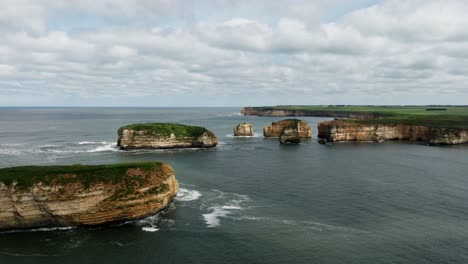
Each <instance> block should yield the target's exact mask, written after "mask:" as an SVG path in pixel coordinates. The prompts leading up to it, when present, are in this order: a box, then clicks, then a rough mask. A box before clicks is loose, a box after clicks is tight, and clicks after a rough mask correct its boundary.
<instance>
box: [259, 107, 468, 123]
mask: <svg viewBox="0 0 468 264" xmlns="http://www.w3.org/2000/svg"><path fill="white" fill-rule="evenodd" d="M253 109H255V110H258V111H268V110H287V111H298V112H302V113H305V114H306V115H309V116H314V115H318V114H320V115H323V114H324V113H334V114H338V115H339V113H353V114H359V113H362V114H373V115H374V116H376V118H368V119H364V120H353V121H350V122H358V123H363V124H408V125H422V126H430V127H437V128H455V129H468V106H355V105H341V106H340V105H330V106H315V105H279V106H265V107H253Z"/></svg>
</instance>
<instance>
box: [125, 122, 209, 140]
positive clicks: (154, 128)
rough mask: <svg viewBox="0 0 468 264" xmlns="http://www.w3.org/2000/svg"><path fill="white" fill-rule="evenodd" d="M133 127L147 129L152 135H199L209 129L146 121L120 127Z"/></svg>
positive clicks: (140, 129)
mask: <svg viewBox="0 0 468 264" xmlns="http://www.w3.org/2000/svg"><path fill="white" fill-rule="evenodd" d="M126 128H127V129H132V130H135V131H145V132H146V133H149V134H152V135H162V136H170V135H171V134H174V135H175V136H176V137H199V136H201V135H202V134H203V133H205V132H207V131H208V130H207V129H206V128H204V127H198V126H189V125H182V124H173V123H146V124H133V125H128V126H124V127H121V128H120V129H126Z"/></svg>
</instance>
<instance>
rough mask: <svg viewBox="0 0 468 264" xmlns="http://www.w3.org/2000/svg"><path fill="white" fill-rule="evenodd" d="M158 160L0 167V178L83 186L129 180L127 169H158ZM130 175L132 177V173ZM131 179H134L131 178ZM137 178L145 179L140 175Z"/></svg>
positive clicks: (28, 183) (19, 183)
mask: <svg viewBox="0 0 468 264" xmlns="http://www.w3.org/2000/svg"><path fill="white" fill-rule="evenodd" d="M161 165H162V163H161V162H139V163H121V164H110V165H79V164H78V165H69V166H22V167H11V168H3V169H0V182H3V183H4V184H5V185H7V186H10V185H12V183H14V182H16V183H17V185H16V186H17V187H19V188H27V187H31V186H33V185H34V184H35V183H37V182H43V183H45V184H50V183H52V182H54V183H57V184H67V183H76V182H80V183H82V184H83V185H84V186H85V187H88V186H90V185H93V184H95V183H112V184H116V183H120V182H123V183H128V180H129V179H127V178H131V177H127V176H128V175H127V171H128V169H132V168H139V169H141V170H143V171H145V172H150V171H153V170H155V169H160V168H161ZM132 178H133V177H132ZM131 180H134V179H131ZM139 180H144V179H143V178H140V179H139Z"/></svg>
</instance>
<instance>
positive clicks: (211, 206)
mask: <svg viewBox="0 0 468 264" xmlns="http://www.w3.org/2000/svg"><path fill="white" fill-rule="evenodd" d="M213 194H214V195H215V197H213V198H211V199H210V200H209V201H208V202H207V203H206V204H205V205H204V206H206V207H208V208H207V210H209V211H210V212H208V213H205V214H202V216H203V219H204V221H205V224H206V226H207V227H208V228H214V227H219V226H220V225H221V220H222V219H223V218H233V219H235V218H237V217H239V214H240V211H242V210H244V209H246V208H248V206H246V205H245V203H246V202H248V201H249V200H250V198H249V197H248V196H247V195H243V194H237V193H226V192H222V191H219V190H213Z"/></svg>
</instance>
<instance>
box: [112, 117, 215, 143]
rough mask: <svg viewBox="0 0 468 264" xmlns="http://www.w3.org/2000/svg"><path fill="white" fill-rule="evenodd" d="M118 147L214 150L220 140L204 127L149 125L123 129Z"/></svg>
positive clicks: (131, 126) (119, 134) (136, 125)
mask: <svg viewBox="0 0 468 264" xmlns="http://www.w3.org/2000/svg"><path fill="white" fill-rule="evenodd" d="M117 134H118V136H119V138H118V140H117V146H118V147H119V148H120V149H123V150H129V149H169V148H212V147H215V146H216V145H217V144H218V139H217V138H216V136H215V135H214V134H213V133H212V132H211V131H209V130H207V129H205V128H203V127H196V126H188V125H181V124H166V123H148V124H135V125H128V126H125V127H121V128H120V129H119V130H118V132H117Z"/></svg>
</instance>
